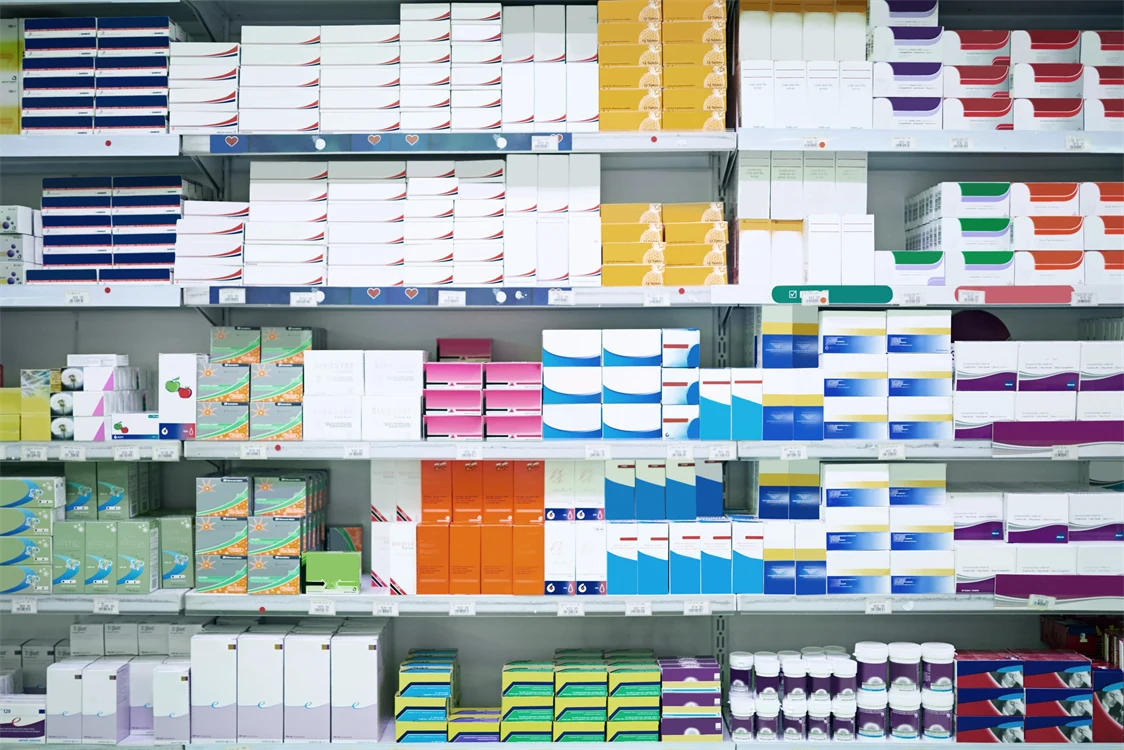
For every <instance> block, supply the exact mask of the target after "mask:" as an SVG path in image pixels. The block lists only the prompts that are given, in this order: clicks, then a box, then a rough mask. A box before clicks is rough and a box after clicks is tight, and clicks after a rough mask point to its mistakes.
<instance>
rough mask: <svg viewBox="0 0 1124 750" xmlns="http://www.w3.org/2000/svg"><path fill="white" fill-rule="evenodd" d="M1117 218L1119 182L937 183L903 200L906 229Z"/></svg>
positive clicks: (1121, 205) (1121, 198)
mask: <svg viewBox="0 0 1124 750" xmlns="http://www.w3.org/2000/svg"><path fill="white" fill-rule="evenodd" d="M1121 215H1124V182H942V183H939V184H937V185H934V186H933V187H931V188H929V189H928V190H925V191H923V192H921V193H918V194H917V195H914V196H913V197H911V198H908V199H906V201H905V227H906V229H907V230H910V229H915V228H917V227H920V226H924V225H925V224H927V223H929V222H931V221H937V220H941V219H1007V218H1012V217H1026V218H1031V217H1074V216H1101V217H1104V216H1121ZM1030 223H1033V222H1030ZM1024 224H1026V222H1024ZM1027 229H1028V230H1029V229H1030V228H1029V227H1027ZM1026 244H1030V243H1026ZM1018 249H1020V250H1022V249H1026V250H1034V249H1040V248H1036V247H1025V248H1024V247H1020V248H1018ZM1091 249H1098V248H1091Z"/></svg>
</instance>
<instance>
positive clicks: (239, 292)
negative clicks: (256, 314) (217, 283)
mask: <svg viewBox="0 0 1124 750" xmlns="http://www.w3.org/2000/svg"><path fill="white" fill-rule="evenodd" d="M219 304H220V305H244V304H246V290H245V289H237V288H235V289H220V290H219Z"/></svg>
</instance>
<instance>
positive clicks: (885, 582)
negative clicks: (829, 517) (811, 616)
mask: <svg viewBox="0 0 1124 750" xmlns="http://www.w3.org/2000/svg"><path fill="white" fill-rule="evenodd" d="M829 533H830V532H829ZM829 540H830V536H829ZM827 593H828V594H889V593H890V552H889V551H858V552H834V551H832V550H830V549H829V550H828V553H827Z"/></svg>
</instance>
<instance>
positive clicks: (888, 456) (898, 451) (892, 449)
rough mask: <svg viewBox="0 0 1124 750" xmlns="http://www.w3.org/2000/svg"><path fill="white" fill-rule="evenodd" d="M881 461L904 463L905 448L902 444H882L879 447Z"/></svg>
mask: <svg viewBox="0 0 1124 750" xmlns="http://www.w3.org/2000/svg"><path fill="white" fill-rule="evenodd" d="M878 460H879V461H904V460H905V446H904V445H902V444H901V443H881V444H880V445H879V446H878Z"/></svg>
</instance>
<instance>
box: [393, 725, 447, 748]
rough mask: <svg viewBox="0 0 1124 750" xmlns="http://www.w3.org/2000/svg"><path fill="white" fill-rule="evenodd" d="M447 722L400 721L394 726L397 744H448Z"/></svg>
mask: <svg viewBox="0 0 1124 750" xmlns="http://www.w3.org/2000/svg"><path fill="white" fill-rule="evenodd" d="M448 732H449V724H448V722H446V721H399V722H395V724H394V741H395V742H403V743H406V742H410V743H414V742H447V741H448V739H447V738H448Z"/></svg>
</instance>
